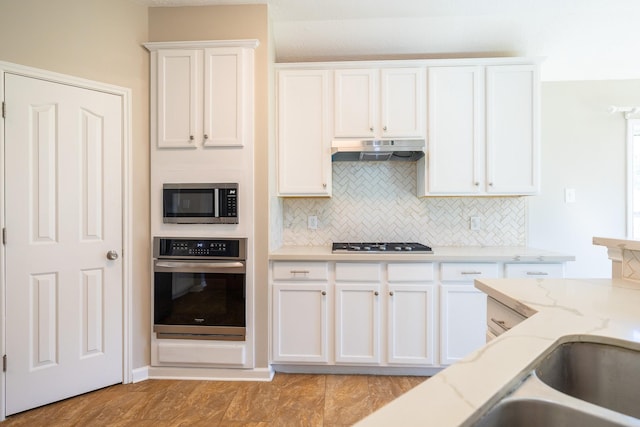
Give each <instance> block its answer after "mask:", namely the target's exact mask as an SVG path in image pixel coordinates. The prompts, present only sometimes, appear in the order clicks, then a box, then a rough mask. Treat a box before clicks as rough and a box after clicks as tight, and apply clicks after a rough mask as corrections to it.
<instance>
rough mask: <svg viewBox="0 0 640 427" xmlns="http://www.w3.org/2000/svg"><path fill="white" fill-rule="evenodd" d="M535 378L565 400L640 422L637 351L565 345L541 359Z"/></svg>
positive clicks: (612, 346) (639, 374)
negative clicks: (583, 403) (557, 392)
mask: <svg viewBox="0 0 640 427" xmlns="http://www.w3.org/2000/svg"><path fill="white" fill-rule="evenodd" d="M535 374H536V376H537V377H538V378H539V379H540V380H541V381H542V382H544V383H545V384H547V385H548V386H550V387H552V388H554V389H556V390H558V391H560V392H562V393H565V394H567V395H569V396H572V397H575V398H577V399H581V400H584V401H586V402H590V403H593V404H595V405H598V406H601V407H604V408H607V409H611V410H614V411H617V412H620V413H622V414H625V415H630V416H632V417H636V418H640V392H638V390H640V351H637V350H632V349H628V348H624V347H619V346H616V345H610V344H597V343H590V342H582V341H580V342H569V343H565V344H561V345H559V346H558V347H556V348H555V349H554V350H553V351H552V352H551V353H550V354H549V355H548V356H547V357H546V358H544V359H543V360H542V361H541V362H540V363H539V364H538V366H537V368H536V369H535ZM578 424H580V423H578ZM578 424H576V425H578ZM598 425H600V424H598ZM603 425H605V424H603Z"/></svg>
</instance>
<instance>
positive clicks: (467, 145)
mask: <svg viewBox="0 0 640 427" xmlns="http://www.w3.org/2000/svg"><path fill="white" fill-rule="evenodd" d="M427 98H428V128H429V138H428V156H427V158H426V159H423V160H421V162H422V163H421V164H420V166H421V171H422V172H421V174H419V175H420V178H419V181H418V195H420V196H425V195H525V194H535V193H536V192H537V191H538V187H539V182H538V181H539V177H538V170H539V154H538V151H539V135H538V127H539V126H538V120H539V119H538V114H539V113H538V102H539V83H538V71H537V66H536V65H535V64H527V65H491V66H486V67H485V66H482V65H477V66H451V67H431V68H429V71H428V95H427Z"/></svg>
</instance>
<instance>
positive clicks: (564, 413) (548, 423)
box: [473, 399, 624, 427]
mask: <svg viewBox="0 0 640 427" xmlns="http://www.w3.org/2000/svg"><path fill="white" fill-rule="evenodd" d="M623 425H624V424H618V423H616V422H613V421H610V420H607V419H605V418H600V417H597V416H595V415H592V414H589V413H586V412H582V411H578V410H575V409H573V408H571V407H568V406H563V405H559V404H557V403H553V402H549V401H544V400H535V399H515V400H508V399H505V400H503V401H501V402H500V403H498V404H497V405H496V406H494V407H493V408H491V410H490V411H489V412H487V414H486V415H484V416H483V417H482V418H481V419H480V420H478V422H477V423H475V424H474V425H473V427H503V426H505V427H506V426H509V427H513V426H518V427H530V426H531V427H533V426H536V427H539V426H545V427H556V426H562V427H566V426H580V427H614V426H615V427H620V426H623Z"/></svg>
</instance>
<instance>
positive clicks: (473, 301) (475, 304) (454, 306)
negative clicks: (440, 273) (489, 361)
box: [440, 283, 487, 365]
mask: <svg viewBox="0 0 640 427" xmlns="http://www.w3.org/2000/svg"><path fill="white" fill-rule="evenodd" d="M486 317H487V296H486V294H484V293H483V292H480V291H478V290H477V289H475V288H474V287H473V284H471V283H469V284H464V285H442V286H441V287H440V331H441V332H440V334H441V335H440V364H441V365H448V364H451V363H454V362H457V361H458V360H460V359H462V358H464V357H465V356H467V355H468V354H469V353H471V352H472V351H474V350H477V349H478V348H480V347H482V346H483V345H484V344H485V342H486V331H487V324H486Z"/></svg>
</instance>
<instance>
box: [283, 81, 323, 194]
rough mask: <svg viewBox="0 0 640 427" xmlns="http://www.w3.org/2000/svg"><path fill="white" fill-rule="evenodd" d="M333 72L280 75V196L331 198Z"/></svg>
mask: <svg viewBox="0 0 640 427" xmlns="http://www.w3.org/2000/svg"><path fill="white" fill-rule="evenodd" d="M329 99H330V97H329V71H325V70H295V71H294V70H286V71H284V70H283V71H280V72H279V74H278V194H279V195H280V196H330V195H331V137H330V135H329V129H328V114H329V111H330V110H329Z"/></svg>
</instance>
